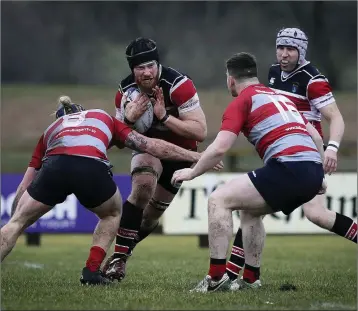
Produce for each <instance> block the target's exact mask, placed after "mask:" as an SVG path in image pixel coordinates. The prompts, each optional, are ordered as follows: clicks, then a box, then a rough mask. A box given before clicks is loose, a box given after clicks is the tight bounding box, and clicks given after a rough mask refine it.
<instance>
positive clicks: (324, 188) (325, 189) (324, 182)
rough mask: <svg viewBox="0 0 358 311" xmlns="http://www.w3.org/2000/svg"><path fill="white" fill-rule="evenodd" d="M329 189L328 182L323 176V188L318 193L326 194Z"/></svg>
mask: <svg viewBox="0 0 358 311" xmlns="http://www.w3.org/2000/svg"><path fill="white" fill-rule="evenodd" d="M326 191H327V182H326V180H325V179H324V178H323V181H322V186H321V189H319V191H318V194H324V193H326Z"/></svg>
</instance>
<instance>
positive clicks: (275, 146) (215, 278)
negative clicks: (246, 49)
mask: <svg viewBox="0 0 358 311" xmlns="http://www.w3.org/2000/svg"><path fill="white" fill-rule="evenodd" d="M226 68H227V86H228V89H229V90H230V92H231V94H232V96H233V97H235V99H234V100H233V101H232V102H231V103H230V104H229V105H228V107H227V108H226V110H225V112H224V115H223V119H222V125H221V129H220V132H219V133H218V135H217V137H216V139H215V140H214V142H213V143H212V144H211V145H210V146H209V147H208V148H207V149H206V150H205V151H204V153H203V154H202V156H201V159H200V160H199V162H198V163H196V165H195V166H194V167H193V168H186V169H182V170H178V171H176V172H175V173H174V175H173V179H172V182H173V183H176V182H182V181H185V180H191V179H193V178H195V177H197V176H200V175H201V174H203V173H205V172H206V171H207V170H208V169H210V168H211V167H212V166H213V165H215V164H216V163H218V162H219V161H220V160H221V159H222V157H223V156H224V154H225V153H226V151H228V150H229V149H230V148H231V146H232V145H233V144H234V142H235V140H236V138H237V136H238V135H239V133H240V132H241V131H242V132H243V134H244V135H245V137H247V139H248V141H249V142H250V143H252V144H253V145H254V146H255V148H256V151H257V152H258V154H259V156H260V157H261V158H262V159H263V162H264V164H265V165H264V166H263V167H262V168H259V169H256V170H254V171H252V172H249V173H247V174H245V175H242V176H240V177H237V178H234V179H233V180H231V181H229V182H227V183H225V184H224V185H223V186H221V187H219V188H217V189H216V190H215V191H214V192H213V193H211V195H210V197H209V201H208V218H209V247H210V268H209V272H208V275H207V276H206V277H205V278H204V280H202V281H201V282H200V283H199V284H198V285H197V286H196V287H195V288H194V289H193V291H197V292H209V291H217V290H224V289H226V290H229V289H230V290H239V289H242V288H258V287H260V286H261V282H260V279H259V276H260V262H261V254H262V250H263V246H264V239H265V229H264V225H263V222H262V216H263V215H266V214H272V213H275V212H278V211H282V212H283V213H284V214H286V215H287V214H289V213H291V212H292V211H294V210H295V209H296V208H297V207H299V206H301V205H302V204H304V203H306V202H308V201H310V200H312V198H314V197H315V196H316V195H317V194H318V193H320V192H324V191H325V183H324V171H323V166H322V162H323V158H324V154H323V152H324V151H323V141H322V138H321V136H320V135H319V133H318V131H317V130H316V129H315V128H314V127H313V126H312V124H310V123H309V122H308V121H307V120H306V119H305V118H304V117H302V116H301V114H300V113H299V112H298V111H297V108H296V106H295V104H294V103H293V102H292V101H291V100H290V99H288V98H287V97H285V96H283V95H281V94H279V93H278V92H276V91H275V90H273V89H270V88H268V87H266V86H264V85H263V84H260V83H259V80H258V78H257V66H256V60H255V58H254V57H253V56H252V55H250V54H248V53H239V54H236V55H234V56H233V57H232V58H230V59H229V60H228V61H227V63H226ZM234 210H239V211H240V220H241V228H242V237H243V248H244V252H245V269H244V273H243V279H240V280H238V281H237V282H235V283H234V284H232V282H231V281H230V279H229V277H228V275H227V274H226V271H225V270H226V256H227V252H228V249H229V244H230V240H231V237H232V230H233V228H232V212H233V211H234ZM322 216H323V217H324V215H322Z"/></svg>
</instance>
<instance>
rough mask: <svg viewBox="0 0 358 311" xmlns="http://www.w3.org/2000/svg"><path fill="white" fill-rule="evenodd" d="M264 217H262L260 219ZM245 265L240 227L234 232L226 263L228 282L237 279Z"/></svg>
mask: <svg viewBox="0 0 358 311" xmlns="http://www.w3.org/2000/svg"><path fill="white" fill-rule="evenodd" d="M264 217H265V216H262V219H263V218H264ZM244 265H245V252H244V245H243V242H242V229H241V226H240V227H239V229H238V230H237V232H236V235H235V239H234V243H233V245H232V248H231V253H230V258H229V260H228V262H227V263H226V273H227V275H228V276H229V278H230V280H232V281H234V280H236V279H237V278H238V276H239V274H240V272H241V270H242V269H243V268H244Z"/></svg>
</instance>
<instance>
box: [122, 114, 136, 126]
mask: <svg viewBox="0 0 358 311" xmlns="http://www.w3.org/2000/svg"><path fill="white" fill-rule="evenodd" d="M124 122H125V123H126V124H128V125H134V124H135V121H131V120H130V119H129V118H128V117H127V116H124Z"/></svg>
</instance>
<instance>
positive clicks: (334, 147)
mask: <svg viewBox="0 0 358 311" xmlns="http://www.w3.org/2000/svg"><path fill="white" fill-rule="evenodd" d="M338 149H339V143H338V142H336V141H334V140H330V141H329V142H328V145H327V149H326V150H332V151H335V152H338Z"/></svg>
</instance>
